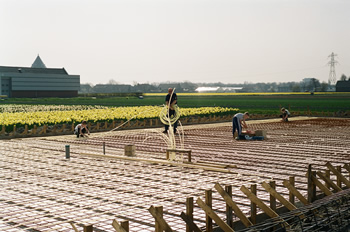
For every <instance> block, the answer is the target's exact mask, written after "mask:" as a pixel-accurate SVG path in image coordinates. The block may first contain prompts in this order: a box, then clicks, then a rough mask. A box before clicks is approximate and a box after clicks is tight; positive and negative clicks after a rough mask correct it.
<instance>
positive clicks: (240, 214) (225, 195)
mask: <svg viewBox="0 0 350 232" xmlns="http://www.w3.org/2000/svg"><path fill="white" fill-rule="evenodd" d="M214 187H215V189H216V190H217V191H218V193H220V195H221V196H222V198H224V200H225V201H226V204H227V205H229V206H230V207H231V208H232V209H233V211H234V212H235V214H236V216H237V217H238V218H239V219H240V220H241V221H242V223H243V224H244V225H245V226H246V227H249V226H252V225H253V223H252V222H251V221H250V220H249V219H248V218H247V217H246V215H245V214H244V213H243V212H242V211H241V209H240V208H239V207H238V206H237V205H236V203H235V202H234V201H233V200H232V197H231V196H230V195H229V194H228V193H227V192H225V190H224V189H223V188H222V187H221V185H220V184H218V183H216V184H215V186H214Z"/></svg>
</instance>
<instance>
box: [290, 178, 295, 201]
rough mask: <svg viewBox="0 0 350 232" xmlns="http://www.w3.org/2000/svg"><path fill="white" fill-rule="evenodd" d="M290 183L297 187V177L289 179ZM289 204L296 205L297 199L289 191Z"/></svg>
mask: <svg viewBox="0 0 350 232" xmlns="http://www.w3.org/2000/svg"><path fill="white" fill-rule="evenodd" d="M289 183H290V184H291V185H292V186H293V187H294V186H295V177H294V176H290V177H289ZM289 202H290V203H292V204H293V205H295V197H294V194H293V192H292V191H289Z"/></svg>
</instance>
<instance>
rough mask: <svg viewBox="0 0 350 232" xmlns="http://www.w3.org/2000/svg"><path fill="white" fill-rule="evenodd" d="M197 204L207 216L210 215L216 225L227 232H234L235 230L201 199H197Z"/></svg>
mask: <svg viewBox="0 0 350 232" xmlns="http://www.w3.org/2000/svg"><path fill="white" fill-rule="evenodd" d="M196 202H197V204H198V206H199V207H201V208H202V209H203V210H204V211H205V213H206V214H207V215H209V216H210V217H211V218H212V219H213V220H214V221H215V222H216V224H217V225H218V226H219V227H220V228H221V229H222V230H223V231H225V232H234V230H233V229H232V228H231V227H229V226H228V225H227V224H226V223H225V222H224V221H223V220H221V219H220V217H219V216H218V215H217V214H216V213H215V212H214V211H213V210H212V209H211V207H209V206H208V205H206V204H205V203H204V202H203V201H202V200H201V199H200V198H199V197H198V199H197V201H196Z"/></svg>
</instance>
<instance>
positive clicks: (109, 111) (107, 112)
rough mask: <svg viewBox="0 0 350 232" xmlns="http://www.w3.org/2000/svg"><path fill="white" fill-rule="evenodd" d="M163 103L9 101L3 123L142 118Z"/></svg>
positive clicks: (208, 110)
mask: <svg viewBox="0 0 350 232" xmlns="http://www.w3.org/2000/svg"><path fill="white" fill-rule="evenodd" d="M162 108H163V107H161V106H137V107H105V106H63V105H62V106H54V105H48V106H38V105H33V106H28V105H27V106H23V105H17V106H16V105H6V106H2V107H1V108H0V112H1V113H0V125H3V126H13V125H16V126H17V127H20V126H24V125H28V126H32V125H38V126H41V125H55V124H64V123H77V122H81V121H82V120H86V121H88V122H102V121H113V120H131V119H135V120H143V119H151V118H158V117H159V113H160V112H161V110H162ZM180 111H181V116H183V117H187V116H195V115H196V116H208V115H227V114H235V113H236V112H238V109H236V108H225V107H200V108H181V109H180Z"/></svg>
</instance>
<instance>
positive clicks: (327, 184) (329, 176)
mask: <svg viewBox="0 0 350 232" xmlns="http://www.w3.org/2000/svg"><path fill="white" fill-rule="evenodd" d="M326 177H327V178H328V179H331V171H330V170H329V169H327V170H326ZM326 186H327V188H330V187H331V185H330V184H329V183H328V182H327V181H326Z"/></svg>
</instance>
